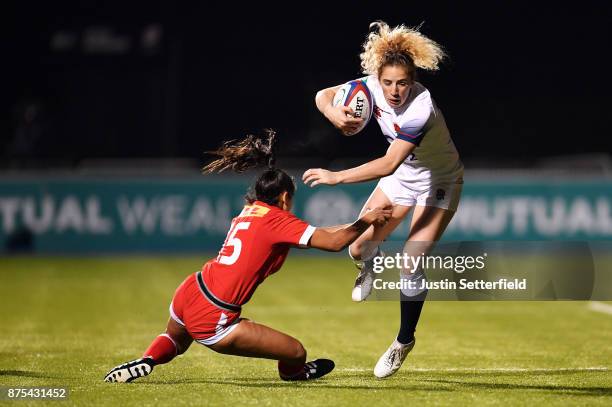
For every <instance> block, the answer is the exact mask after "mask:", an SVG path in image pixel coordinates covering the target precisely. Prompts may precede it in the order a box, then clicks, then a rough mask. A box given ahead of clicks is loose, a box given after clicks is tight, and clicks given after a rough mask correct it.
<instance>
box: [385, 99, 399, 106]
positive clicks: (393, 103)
mask: <svg viewBox="0 0 612 407" xmlns="http://www.w3.org/2000/svg"><path fill="white" fill-rule="evenodd" d="M387 102H389V104H390V105H391V106H399V105H400V103H401V102H402V100H401V99H394V98H388V99H387Z"/></svg>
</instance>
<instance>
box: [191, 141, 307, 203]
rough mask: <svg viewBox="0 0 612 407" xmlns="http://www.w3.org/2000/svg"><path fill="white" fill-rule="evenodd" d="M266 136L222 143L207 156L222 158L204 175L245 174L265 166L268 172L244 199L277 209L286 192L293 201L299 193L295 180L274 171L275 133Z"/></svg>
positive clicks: (208, 168)
mask: <svg viewBox="0 0 612 407" xmlns="http://www.w3.org/2000/svg"><path fill="white" fill-rule="evenodd" d="M264 133H265V134H264V135H263V136H256V135H252V134H249V135H247V136H246V137H245V138H243V139H241V140H230V141H227V142H225V143H223V145H222V146H221V147H220V148H219V149H217V150H215V151H209V152H208V154H212V155H215V156H217V157H219V158H217V159H216V160H214V161H212V162H210V163H209V164H207V165H206V166H205V167H204V168H202V172H203V173H205V174H210V173H213V172H223V171H225V170H227V169H231V170H232V171H234V172H237V173H242V172H244V171H246V170H249V169H252V168H256V167H262V166H263V167H266V169H265V170H264V172H263V173H262V174H260V175H259V177H258V178H257V180H256V181H255V184H254V185H253V186H251V188H250V189H249V191H248V192H247V194H246V195H245V200H246V201H247V202H248V203H253V202H255V201H261V202H265V203H267V204H268V205H277V204H278V198H279V196H280V194H282V193H283V192H285V191H286V192H287V193H288V194H289V196H290V197H293V195H294V194H295V190H296V187H295V182H294V181H293V178H292V177H291V176H290V175H289V174H287V173H286V172H285V171H283V170H282V169H280V168H275V167H274V164H275V162H276V157H275V151H274V147H275V143H276V132H275V131H274V130H271V129H266V130H265V131H264Z"/></svg>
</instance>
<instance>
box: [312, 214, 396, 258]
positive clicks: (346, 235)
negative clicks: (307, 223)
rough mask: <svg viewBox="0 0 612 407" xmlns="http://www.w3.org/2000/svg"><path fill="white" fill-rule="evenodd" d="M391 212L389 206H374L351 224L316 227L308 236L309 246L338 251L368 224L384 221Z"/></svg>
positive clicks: (346, 245) (352, 240)
mask: <svg viewBox="0 0 612 407" xmlns="http://www.w3.org/2000/svg"><path fill="white" fill-rule="evenodd" d="M391 212H392V208H391V207H388V208H384V209H383V208H374V209H372V210H370V211H368V212H366V213H365V214H364V215H363V216H362V217H361V218H359V219H358V220H357V221H356V222H355V223H353V224H350V225H339V226H332V227H328V228H317V229H316V230H315V231H314V233H313V234H312V237H311V238H310V242H309V246H310V247H314V248H315V249H321V250H326V251H332V252H339V251H340V250H342V249H344V248H346V247H348V245H350V244H351V243H353V242H354V241H355V239H357V238H358V237H359V236H360V235H361V234H362V233H363V232H365V231H366V230H368V228H369V227H370V225H372V224H374V223H376V224H384V223H386V222H387V220H389V218H390V217H391Z"/></svg>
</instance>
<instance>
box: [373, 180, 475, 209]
mask: <svg viewBox="0 0 612 407" xmlns="http://www.w3.org/2000/svg"><path fill="white" fill-rule="evenodd" d="M410 185H411V182H410V181H406V180H402V179H400V178H399V177H398V176H397V175H396V174H391V175H389V176H387V177H384V178H381V179H380V181H378V185H377V186H378V187H379V188H380V189H381V190H382V191H383V192H384V193H385V195H387V198H389V200H390V201H391V202H392V203H393V204H394V205H402V206H415V205H418V206H433V207H435V208H442V209H448V210H451V211H456V210H457V207H458V206H459V198H461V189H462V187H463V179H462V178H461V177H459V178H458V179H457V180H456V181H454V182H443V183H438V184H433V185H432V186H431V187H430V188H429V189H426V190H423V191H415V190H414V189H411V188H410Z"/></svg>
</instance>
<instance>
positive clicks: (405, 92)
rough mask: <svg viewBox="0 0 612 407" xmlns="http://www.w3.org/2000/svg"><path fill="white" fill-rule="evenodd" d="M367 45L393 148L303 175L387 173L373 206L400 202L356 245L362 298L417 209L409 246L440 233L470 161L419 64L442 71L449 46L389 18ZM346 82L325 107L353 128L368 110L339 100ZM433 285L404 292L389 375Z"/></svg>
mask: <svg viewBox="0 0 612 407" xmlns="http://www.w3.org/2000/svg"><path fill="white" fill-rule="evenodd" d="M371 28H373V30H372V31H371V32H370V34H369V35H368V38H367V40H366V42H365V43H364V45H363V53H361V55H360V58H361V66H362V69H363V72H364V73H365V74H367V75H368V76H367V77H365V78H362V80H363V81H364V82H365V83H366V85H367V87H368V88H369V90H370V93H371V94H372V97H373V100H374V115H375V117H376V120H377V122H378V124H379V126H380V129H381V130H382V133H383V135H384V136H385V138H386V139H387V141H388V142H389V143H390V146H389V148H388V150H387V152H386V154H385V155H384V156H382V157H380V158H377V159H375V160H372V161H369V162H367V163H365V164H363V165H361V166H359V167H355V168H350V169H347V170H343V171H328V170H325V169H321V168H316V169H309V170H307V171H306V172H305V173H304V175H303V177H302V179H303V181H304V182H305V183H307V184H310V186H311V187H314V186H316V185H320V184H327V185H336V184H340V183H355V182H364V181H370V180H374V179H380V180H379V182H378V185H377V186H376V188H375V189H374V191H373V192H372V195H370V197H369V199H368V201H367V202H366V203H365V205H364V207H363V209H362V213H364V212H365V211H367V210H368V209H369V208H374V207H377V206H381V207H382V206H385V205H388V204H392V205H393V214H392V218H391V219H390V220H389V222H388V223H387V224H386V225H384V226H380V227H378V226H377V227H371V228H370V229H369V230H368V231H367V232H366V233H364V234H363V235H361V237H360V238H358V239H357V240H356V241H355V242H354V243H353V244H352V245H351V246H350V247H349V255H350V256H351V257H352V258H353V259H354V260H355V262H356V264H357V265H358V268H360V272H359V275H358V276H357V279H356V281H355V286H354V288H353V292H352V298H353V300H354V301H363V300H364V299H365V298H366V297H368V295H369V294H370V292H371V290H372V281H373V277H374V274H373V270H372V269H373V259H374V257H376V256H381V255H382V252H381V251H380V249H379V247H378V246H379V243H380V242H382V241H384V240H385V239H386V238H387V236H389V234H390V233H391V232H392V231H393V230H394V229H395V228H396V227H397V226H398V225H399V224H400V223H401V222H402V220H403V219H404V218H405V217H406V216H407V215H408V214H409V213H410V212H411V211H412V220H411V225H410V232H409V234H408V239H407V242H406V245H405V247H404V252H405V253H407V254H408V255H413V256H417V255H420V254H422V253H425V254H427V251H428V250H430V249H431V247H432V246H433V242H435V241H437V240H439V239H440V237H441V235H442V233H443V232H444V230H445V229H446V227H447V226H448V224H449V222H450V221H451V219H452V217H453V215H454V214H455V212H456V210H457V206H458V204H459V198H460V195H461V187H462V184H463V164H462V163H461V160H460V159H459V154H458V153H457V150H456V148H455V145H454V143H453V141H452V139H451V137H450V133H449V131H448V128H447V127H446V123H445V121H444V117H443V115H442V112H441V111H440V109H438V107H437V106H436V104H435V103H434V101H433V99H432V97H431V94H430V92H429V91H428V90H427V89H426V88H425V87H424V86H423V85H422V84H420V83H419V82H417V81H416V80H415V75H416V71H417V69H425V70H430V71H435V70H437V69H438V64H439V62H440V61H441V60H442V59H443V58H444V56H445V54H444V51H443V50H442V49H441V47H440V46H439V45H438V44H437V43H436V42H434V41H432V40H430V39H429V38H427V37H426V36H424V35H423V34H421V33H420V32H419V31H418V29H411V28H407V27H405V26H403V25H400V26H398V27H395V28H392V29H391V28H390V27H389V26H388V25H387V24H386V23H384V22H376V23H373V24H371ZM340 86H341V85H339V86H334V87H330V88H326V89H323V90H321V91H319V92H318V93H317V96H316V105H317V108H318V109H319V110H320V111H321V113H322V114H323V115H324V116H325V117H326V118H327V119H328V120H329V121H330V122H331V123H332V124H333V125H334V126H335V127H336V128H338V129H339V130H341V131H342V133H343V134H345V135H351V134H353V133H354V132H355V131H356V130H357V129H358V128H359V126H360V124H362V123H361V121H362V120H363V119H361V118H354V117H353V116H352V113H353V112H352V111H351V109H350V108H349V107H347V106H340V105H339V106H333V105H332V100H333V97H334V95H335V93H336V91H337V90H338V89H339V87H340ZM402 278H404V279H411V280H414V281H415V282H416V284H415V286H417V287H419V286H420V285H421V283H420V281H419V280H421V279H424V278H425V276H424V274H423V271H422V270H402ZM426 295H427V291H426V290H420V289H416V290H409V289H403V290H402V292H401V293H400V297H401V301H400V307H401V323H400V329H399V333H398V335H397V338H396V339H395V340H394V341H393V343H392V344H391V346H389V348H388V349H387V351H386V352H385V353H384V354H383V355H382V356H381V357H380V358H379V360H378V362H377V364H376V366H375V368H374V374H375V375H376V376H377V377H381V378H383V377H388V376H390V375H392V374H394V373H395V372H396V371H397V370H398V369H399V368H400V367H401V365H402V363H403V361H404V359H405V358H406V356H407V354H408V353H409V352H410V351H411V350H412V348H413V347H414V344H415V338H414V332H415V329H416V325H417V322H418V320H419V317H420V314H421V309H422V307H423V302H424V300H425V296H426Z"/></svg>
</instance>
